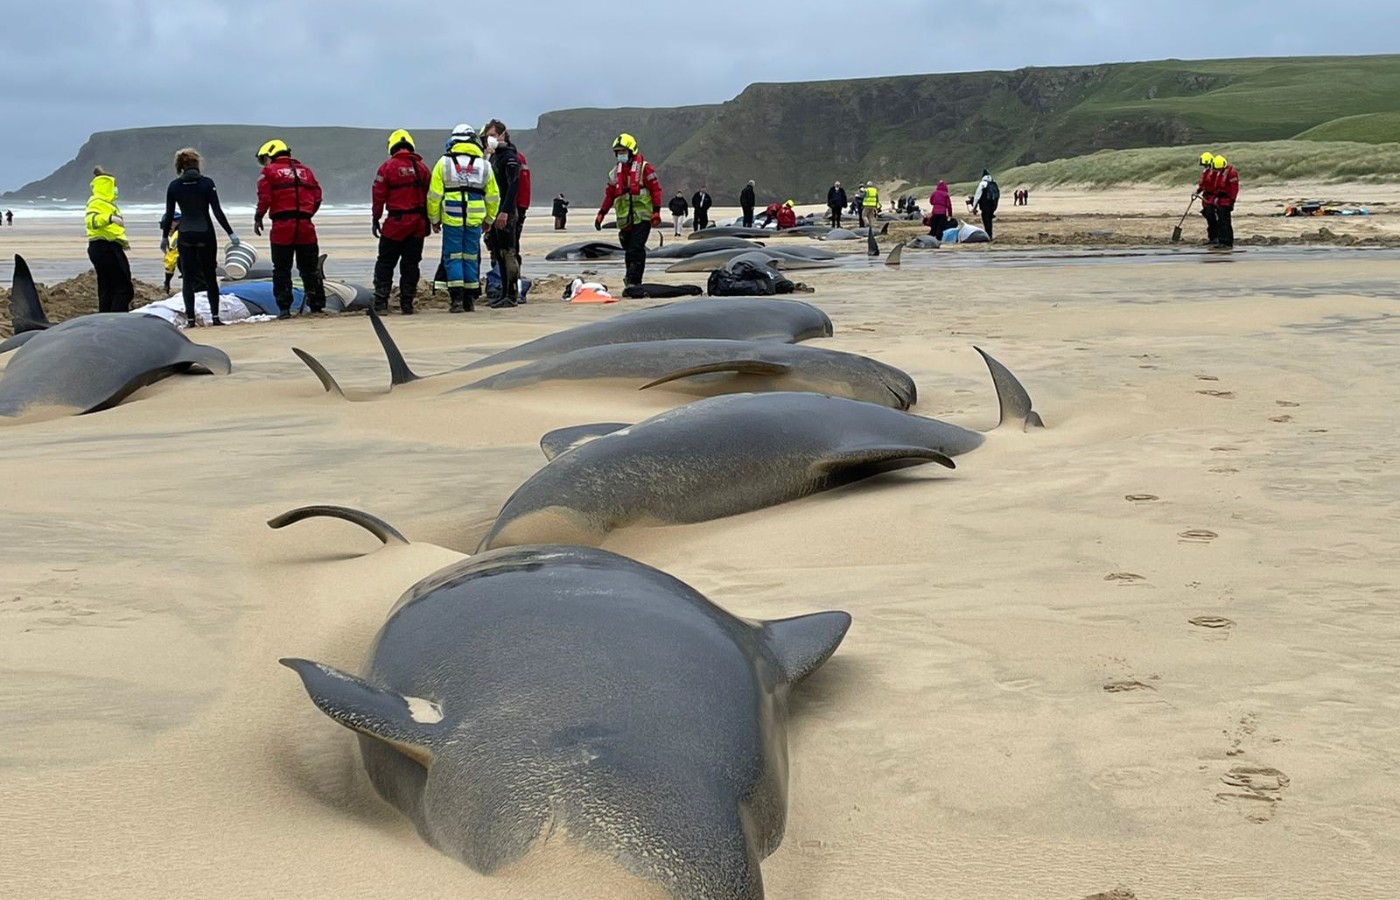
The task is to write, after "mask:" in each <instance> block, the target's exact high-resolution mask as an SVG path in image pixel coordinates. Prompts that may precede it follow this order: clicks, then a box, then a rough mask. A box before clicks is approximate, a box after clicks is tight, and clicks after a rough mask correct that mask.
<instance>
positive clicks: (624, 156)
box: [617, 153, 627, 163]
mask: <svg viewBox="0 0 1400 900" xmlns="http://www.w3.org/2000/svg"><path fill="white" fill-rule="evenodd" d="M617 161H618V162H620V163H625V162H627V154H626V153H619V154H618V155H617Z"/></svg>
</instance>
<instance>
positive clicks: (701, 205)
mask: <svg viewBox="0 0 1400 900" xmlns="http://www.w3.org/2000/svg"><path fill="white" fill-rule="evenodd" d="M713 202H714V201H712V200H711V199H710V194H709V192H708V191H706V190H705V186H704V185H701V186H700V190H698V191H696V192H695V196H694V197H691V198H690V211H691V214H692V215H693V216H694V219H693V220H692V225H693V226H694V227H693V229H692V230H694V231H704V230H705V229H706V228H709V227H710V205H711V204H712V203H713Z"/></svg>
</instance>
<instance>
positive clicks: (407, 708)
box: [278, 658, 450, 766]
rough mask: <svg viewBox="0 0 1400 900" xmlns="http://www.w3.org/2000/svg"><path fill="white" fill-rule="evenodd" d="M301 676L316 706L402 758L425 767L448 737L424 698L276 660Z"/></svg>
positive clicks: (300, 662)
mask: <svg viewBox="0 0 1400 900" xmlns="http://www.w3.org/2000/svg"><path fill="white" fill-rule="evenodd" d="M278 662H280V663H281V664H282V665H284V666H286V667H287V668H289V669H291V670H292V671H293V672H296V673H297V674H298V675H300V676H301V683H302V684H303V685H304V686H305V687H306V693H308V694H310V695H311V702H312V703H315V704H316V708H317V709H319V710H321V712H323V713H325V714H326V715H328V716H330V717H331V718H332V719H334V720H335V721H337V722H339V723H340V724H341V725H344V726H345V727H346V728H349V729H350V730H351V731H357V732H359V733H360V734H364V735H368V736H370V737H372V738H377V739H378V740H381V741H383V742H384V743H386V744H388V745H389V746H390V747H393V748H394V749H395V750H397V751H399V752H400V753H402V754H403V755H404V756H407V757H408V758H409V759H412V760H414V761H415V762H418V763H420V764H421V765H424V766H426V765H428V764H429V763H430V762H432V759H433V750H434V748H435V747H436V746H438V745H439V744H441V743H442V742H443V741H444V740H445V739H446V738H447V736H448V735H449V734H450V727H449V726H448V725H446V724H445V723H444V721H443V719H444V715H443V711H442V707H441V706H439V705H438V704H436V703H434V702H433V701H431V700H427V699H425V698H423V697H408V696H405V695H403V694H399V693H395V692H394V691H390V690H385V689H384V688H381V687H377V686H376V685H373V684H370V683H369V682H368V681H365V680H364V679H362V678H356V677H355V676H354V675H351V674H350V673H348V672H342V671H341V670H340V669H337V668H335V667H333V666H327V665H324V664H322V663H318V662H312V661H311V660H309V659H295V658H288V659H280V660H278Z"/></svg>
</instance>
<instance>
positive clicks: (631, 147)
mask: <svg viewBox="0 0 1400 900" xmlns="http://www.w3.org/2000/svg"><path fill="white" fill-rule="evenodd" d="M612 148H613V149H614V150H626V151H627V152H628V153H636V152H637V139H636V138H634V137H632V135H630V134H628V133H627V132H625V131H624V132H622V134H619V135H618V136H617V139H616V140H614V141H613V145H612Z"/></svg>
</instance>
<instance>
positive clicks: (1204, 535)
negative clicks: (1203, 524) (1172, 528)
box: [1177, 528, 1220, 544]
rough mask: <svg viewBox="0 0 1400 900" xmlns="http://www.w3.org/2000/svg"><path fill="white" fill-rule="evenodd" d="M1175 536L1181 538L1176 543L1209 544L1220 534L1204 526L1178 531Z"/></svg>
mask: <svg viewBox="0 0 1400 900" xmlns="http://www.w3.org/2000/svg"><path fill="white" fill-rule="evenodd" d="M1177 537H1179V538H1181V540H1180V541H1179V542H1178V543H1182V544H1209V543H1210V542H1211V541H1213V540H1215V539H1216V538H1218V537H1220V535H1218V534H1216V533H1215V532H1214V531H1210V530H1209V529H1206V528H1191V529H1188V530H1186V531H1182V532H1178V533H1177Z"/></svg>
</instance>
